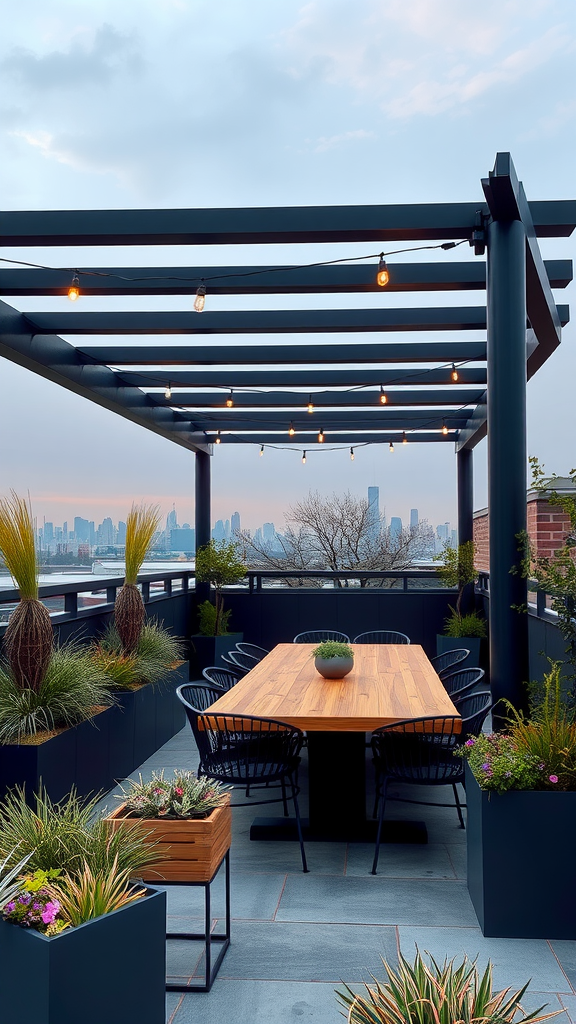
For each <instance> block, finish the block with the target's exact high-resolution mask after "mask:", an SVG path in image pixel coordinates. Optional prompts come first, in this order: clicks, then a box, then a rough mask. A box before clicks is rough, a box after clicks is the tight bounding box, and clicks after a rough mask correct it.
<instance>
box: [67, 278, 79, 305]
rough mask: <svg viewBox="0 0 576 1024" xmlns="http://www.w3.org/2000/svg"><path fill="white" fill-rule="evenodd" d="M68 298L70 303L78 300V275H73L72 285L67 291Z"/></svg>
mask: <svg viewBox="0 0 576 1024" xmlns="http://www.w3.org/2000/svg"><path fill="white" fill-rule="evenodd" d="M68 298H69V299H70V302H76V299H79V298H80V278H79V277H78V274H74V277H73V278H72V284H71V285H70V287H69V289H68Z"/></svg>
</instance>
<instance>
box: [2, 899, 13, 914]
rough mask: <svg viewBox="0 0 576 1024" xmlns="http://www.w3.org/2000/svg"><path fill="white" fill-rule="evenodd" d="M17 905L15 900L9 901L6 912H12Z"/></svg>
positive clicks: (5, 908)
mask: <svg viewBox="0 0 576 1024" xmlns="http://www.w3.org/2000/svg"><path fill="white" fill-rule="evenodd" d="M15 906H16V904H15V903H14V900H10V903H7V904H6V906H5V907H4V913H5V914H11V913H12V911H13V910H14V907H15Z"/></svg>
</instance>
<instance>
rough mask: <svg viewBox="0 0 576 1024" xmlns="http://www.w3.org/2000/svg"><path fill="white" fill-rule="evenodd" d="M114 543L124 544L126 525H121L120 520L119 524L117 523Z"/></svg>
mask: <svg viewBox="0 0 576 1024" xmlns="http://www.w3.org/2000/svg"><path fill="white" fill-rule="evenodd" d="M116 543H117V544H125V543H126V523H123V522H122V520H120V522H119V523H118V530H117V532H116Z"/></svg>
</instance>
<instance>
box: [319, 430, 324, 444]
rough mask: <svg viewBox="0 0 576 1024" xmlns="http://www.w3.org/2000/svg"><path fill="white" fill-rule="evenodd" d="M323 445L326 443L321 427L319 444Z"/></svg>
mask: <svg viewBox="0 0 576 1024" xmlns="http://www.w3.org/2000/svg"><path fill="white" fill-rule="evenodd" d="M323 443H324V431H323V430H322V427H320V430H319V431H318V444H323Z"/></svg>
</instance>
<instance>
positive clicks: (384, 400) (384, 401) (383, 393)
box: [380, 385, 388, 405]
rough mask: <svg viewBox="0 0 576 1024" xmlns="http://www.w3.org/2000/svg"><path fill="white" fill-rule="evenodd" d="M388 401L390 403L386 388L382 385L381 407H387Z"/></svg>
mask: <svg viewBox="0 0 576 1024" xmlns="http://www.w3.org/2000/svg"><path fill="white" fill-rule="evenodd" d="M387 401H388V396H387V395H386V394H385V392H384V388H383V387H382V385H380V405H386V402H387Z"/></svg>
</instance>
